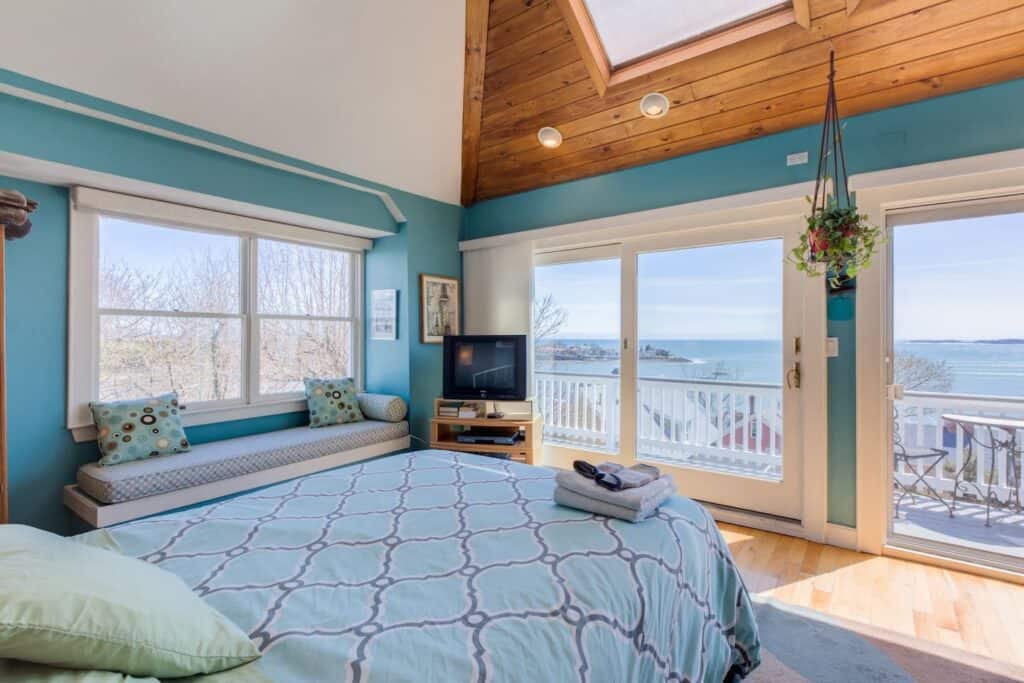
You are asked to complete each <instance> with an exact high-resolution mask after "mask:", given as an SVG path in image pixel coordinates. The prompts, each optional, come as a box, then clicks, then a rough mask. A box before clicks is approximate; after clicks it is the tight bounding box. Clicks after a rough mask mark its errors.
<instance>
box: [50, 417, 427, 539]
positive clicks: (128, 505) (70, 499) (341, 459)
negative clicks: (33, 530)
mask: <svg viewBox="0 0 1024 683" xmlns="http://www.w3.org/2000/svg"><path fill="white" fill-rule="evenodd" d="M409 443H410V440H409V437H408V436H404V437H402V438H400V439H392V440H390V441H384V442H382V443H378V444H373V445H370V446H363V447H361V448H353V449H352V450H348V451H343V452H341V453H332V454H331V455H325V456H322V457H319V458H314V459H312V460H303V461H302V462H296V463H292V464H290V465H282V466H281V467H274V468H272V469H269V470H262V471H260V472H253V473H252V474H246V475H243V476H241V477H234V478H231V479H223V480H221V481H215V482H211V483H209V484H203V485H201V486H193V487H191V488H187V489H181V490H179V491H170V492H168V493H160V494H157V495H155V496H146V497H145V498H139V499H138V500H129V501H126V502H124V503H111V504H104V503H101V502H99V501H97V500H95V499H94V498H92V497H90V496H88V495H87V494H86V493H84V492H83V491H82V490H81V489H79V488H78V485H77V484H68V485H67V486H65V487H64V505H66V506H67V507H69V508H71V510H72V511H73V512H74V513H75V514H76V515H78V516H79V517H81V518H82V519H83V520H84V521H85V522H86V523H87V524H90V525H91V526H93V527H96V528H97V529H98V528H101V527H105V526H111V525H113V524H121V523H122V522H128V521H131V520H133V519H139V518H141V517H148V516H150V515H155V514H157V513H160V512H167V511H168V510H175V509H177V508H183V507H188V506H189V505H195V504H196V503H203V502H206V501H209V500H215V499H217V498H222V497H224V496H230V495H232V494H234V493H241V492H243V491H248V490H250V489H255V488H259V487H261V486H267V485H269V484H276V483H279V482H282V481H287V480H289V479H295V478H296V477H301V476H304V475H307V474H313V473H316V472H322V471H324V470H329V469H333V468H335V467H340V466H342V465H349V464H351V463H354V462H359V461H360V460H367V459H369V458H374V457H376V456H378V455H385V454H387V453H394V452H396V451H400V450H405V449H407V448H409Z"/></svg>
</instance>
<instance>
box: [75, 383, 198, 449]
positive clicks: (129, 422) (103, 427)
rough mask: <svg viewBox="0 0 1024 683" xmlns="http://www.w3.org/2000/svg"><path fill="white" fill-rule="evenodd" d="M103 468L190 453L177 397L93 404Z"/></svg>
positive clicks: (93, 418)
mask: <svg viewBox="0 0 1024 683" xmlns="http://www.w3.org/2000/svg"><path fill="white" fill-rule="evenodd" d="M89 408H90V409H91V410H92V420H93V422H95V423H96V440H97V442H98V443H99V445H100V453H101V454H102V457H101V458H100V464H101V465H119V464H121V463H125V462H131V461H132V460H143V459H145V458H148V457H150V456H153V455H171V454H172V453H183V452H185V451H187V450H189V448H190V446H189V443H188V439H187V438H185V428H184V427H182V426H181V416H180V415H179V414H178V394H176V393H174V392H171V393H169V394H163V395H162V396H153V397H152V398H140V399H136V400H133V401H112V402H109V403H90V404H89Z"/></svg>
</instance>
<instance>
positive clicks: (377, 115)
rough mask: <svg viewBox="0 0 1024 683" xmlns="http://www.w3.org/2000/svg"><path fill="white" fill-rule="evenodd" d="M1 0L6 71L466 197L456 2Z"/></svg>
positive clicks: (461, 9)
mask: <svg viewBox="0 0 1024 683" xmlns="http://www.w3.org/2000/svg"><path fill="white" fill-rule="evenodd" d="M3 7H4V25H5V26H8V27H17V29H16V30H8V31H5V32H4V39H3V48H2V49H0V67H3V68H7V69H11V70H12V71H17V72H19V73H22V74H25V75H28V76H33V77H35V78H39V79H41V80H44V81H48V82H50V83H54V84H57V85H62V86H65V87H68V88H72V89H74V90H79V91H82V92H85V93H88V94H90V95H95V96H97V97H102V98H105V99H109V100H113V101H114V102H118V103H120V104H124V105H128V106H131V107H136V108H139V109H142V110H145V111H147V112H150V113H154V114H159V115H162V116H166V117H168V118H171V119H174V120H177V121H180V122H183V123H188V124H191V125H193V126H198V127H200V128H203V129H206V130H209V131H213V132H216V133H220V134H223V135H228V136H230V137H233V138H237V139H239V140H243V141H245V142H248V143H251V144H254V145H259V146H261V147H266V148H268V149H271V150H274V151H276V152H281V153H283V154H288V155H291V156H295V157H299V158H301V159H305V160H307V161H311V162H314V163H317V164H321V165H323V166H327V167H330V168H333V169H335V170H338V171H342V172H344V173H349V174H352V175H356V176H360V177H362V178H366V179H368V180H373V181H377V182H380V183H385V184H388V185H391V186H394V187H397V188H400V189H403V190H408V191H411V192H416V193H418V194H422V195H426V196H428V197H433V198H435V199H440V200H443V201H447V202H451V203H453V204H457V203H458V200H459V176H460V170H461V169H460V167H461V129H462V76H463V45H464V40H465V37H464V36H465V33H464V31H465V15H464V13H465V3H464V2H463V1H462V0H212V1H211V0H174V1H167V0H90V1H89V2H82V1H81V0H19V1H17V2H4V3H3Z"/></svg>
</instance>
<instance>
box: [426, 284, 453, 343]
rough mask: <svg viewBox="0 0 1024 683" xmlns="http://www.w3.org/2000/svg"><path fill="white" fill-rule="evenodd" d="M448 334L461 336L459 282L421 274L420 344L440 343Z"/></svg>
mask: <svg viewBox="0 0 1024 683" xmlns="http://www.w3.org/2000/svg"><path fill="white" fill-rule="evenodd" d="M446 334H459V281H458V279H457V278H454V277H445V276H444V275H426V274H424V273H421V274H420V341H421V342H423V343H424V344H440V343H442V342H443V341H444V336H445V335H446Z"/></svg>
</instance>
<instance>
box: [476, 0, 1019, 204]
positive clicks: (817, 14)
mask: <svg viewBox="0 0 1024 683" xmlns="http://www.w3.org/2000/svg"><path fill="white" fill-rule="evenodd" d="M704 1H708V0H704ZM579 2H580V0H489V1H488V0H467V16H466V27H467V36H466V37H467V43H466V51H467V52H466V55H467V57H466V84H465V97H466V101H465V108H464V113H463V171H462V172H463V177H462V200H463V203H464V204H466V205H469V204H472V203H474V202H476V201H480V200H482V199H488V198H492V197H497V196H501V195H506V194H511V193H515V192H521V191H523V190H529V189H533V188H537V187H543V186H546V185H553V184H556V183H560V182H565V181H568V180H574V179H577V178H584V177H587V176H592V175H597V174H600V173H607V172H610V171H616V170H619V169H623V168H628V167H631V166H637V165H640V164H646V163H651V162H655V161H660V160H663V159H668V158H671V157H675V156H680V155H683V154H688V153H692V152H696V151H699V150H703V149H709V148H712V147H717V146H721V145H726V144H730V143H734V142H739V141H742V140H747V139H750V138H755V137H759V136H763V135H768V134H771V133H777V132H780V131H784V130H788V129H792V128H797V127H800V126H805V125H809V124H814V123H816V122H819V121H820V120H821V116H822V111H823V107H824V102H825V90H826V78H827V76H828V61H829V52H830V50H835V53H836V72H837V76H836V91H837V95H838V98H839V111H840V114H841V115H842V116H844V117H845V116H850V115H853V114H858V113H862V112H866V111H872V110H876V109H883V108H886V107H891V106H895V105H899V104H905V103H907V102H913V101H916V100H921V99H925V98H929V97H935V96H938V95H944V94H948V93H952V92H957V91H960V90H966V89H970V88H974V87H979V86H982V85H987V84H990V83H996V82H999V81H1005V80H1010V79H1013V78H1019V77H1022V76H1024V0H854V1H852V2H851V1H850V0H796V2H795V3H794V7H793V11H794V22H793V23H789V24H787V25H785V26H782V27H780V28H775V29H773V30H770V31H767V32H765V33H761V34H759V35H755V36H753V37H749V38H745V39H744V40H742V41H740V42H736V43H734V44H731V45H726V46H724V47H720V48H718V49H713V50H711V51H708V52H704V53H702V54H698V55H697V56H693V57H690V58H688V59H685V60H684V61H680V62H677V63H674V64H668V65H664V66H662V67H661V68H659V69H657V70H655V71H652V72H650V73H643V74H641V75H639V76H636V77H633V78H630V79H629V80H624V81H622V82H615V79H614V78H613V79H612V81H611V83H608V82H607V81H606V82H605V83H602V82H601V79H600V78H597V77H595V75H594V74H593V71H594V64H593V63H590V64H588V61H589V62H592V60H593V52H592V51H591V50H590V48H588V45H587V41H586V37H585V36H581V32H580V27H579V26H578V25H574V23H573V22H574V16H573V13H572V5H573V4H578V3H579ZM858 4H859V7H857V5H858ZM854 8H856V11H852V10H853V9H854ZM602 86H606V87H602ZM602 91H603V94H602ZM652 91H658V92H662V93H664V94H665V95H667V96H668V98H669V100H670V101H671V109H670V111H669V113H668V114H667V115H666V116H664V117H662V118H659V119H647V118H644V117H643V116H642V115H641V114H640V108H639V101H640V98H641V97H642V96H643V95H644V94H645V93H648V92H652ZM1022 125H1024V123H1022ZM543 126H554V127H556V128H558V130H559V131H561V133H562V135H563V136H564V142H563V144H562V145H561V146H560V147H558V148H556V149H548V148H545V147H542V146H540V144H539V143H538V141H537V131H538V130H539V129H540V128H541V127H543Z"/></svg>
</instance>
